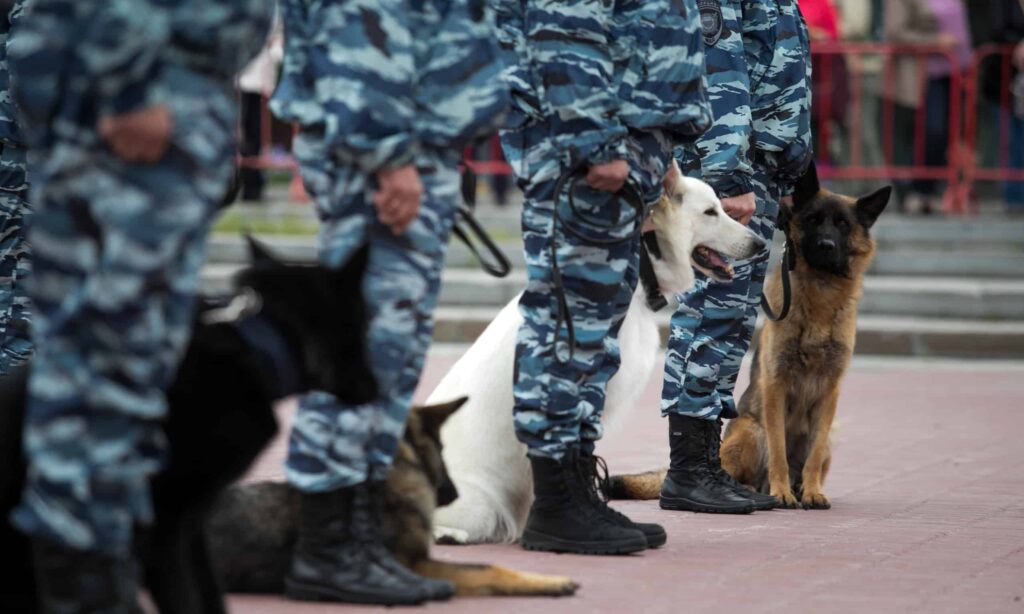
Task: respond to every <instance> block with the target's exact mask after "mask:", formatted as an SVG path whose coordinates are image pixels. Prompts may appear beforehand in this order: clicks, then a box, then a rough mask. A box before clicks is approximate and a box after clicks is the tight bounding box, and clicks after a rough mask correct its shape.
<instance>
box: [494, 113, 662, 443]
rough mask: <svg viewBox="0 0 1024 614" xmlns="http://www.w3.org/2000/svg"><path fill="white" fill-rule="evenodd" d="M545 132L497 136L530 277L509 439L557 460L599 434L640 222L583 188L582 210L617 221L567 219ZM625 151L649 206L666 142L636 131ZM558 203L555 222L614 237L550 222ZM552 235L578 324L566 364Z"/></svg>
mask: <svg viewBox="0 0 1024 614" xmlns="http://www.w3.org/2000/svg"><path fill="white" fill-rule="evenodd" d="M546 134H547V127H546V126H545V125H543V124H542V123H529V124H527V125H525V126H523V127H521V128H518V129H516V130H510V131H506V132H504V133H503V134H502V138H501V140H502V146H503V148H504V151H505V157H506V159H507V160H508V161H509V163H510V164H511V166H512V169H513V171H514V172H515V173H516V176H517V179H518V181H519V184H520V187H522V188H523V191H524V194H525V197H526V199H525V203H524V207H523V216H522V227H523V243H524V249H525V253H526V267H527V277H528V282H527V287H526V290H525V291H524V292H523V295H522V298H521V299H520V301H519V312H520V313H521V314H522V316H523V325H522V327H521V328H520V329H519V335H518V337H517V340H516V363H515V364H516V368H515V375H514V380H513V392H514V396H515V405H514V422H515V429H516V436H517V437H518V438H519V440H520V441H522V442H523V443H525V444H526V445H527V446H528V448H529V454H530V455H537V456H546V457H550V458H556V459H557V458H560V457H561V456H563V455H564V454H565V453H566V451H567V450H569V449H570V448H575V447H579V448H580V449H582V450H583V451H584V452H591V453H592V452H593V449H594V445H595V442H596V441H597V440H598V439H600V438H601V433H602V429H601V422H600V420H601V413H602V411H603V409H604V398H605V390H606V387H607V384H608V380H610V379H611V377H612V376H613V375H614V374H615V372H616V371H617V370H618V368H619V344H618V332H619V328H620V327H621V325H622V321H623V319H624V318H625V316H626V311H627V309H628V307H629V303H630V300H631V298H632V295H633V291H634V290H635V289H636V284H637V281H638V276H639V273H638V271H639V255H640V245H639V238H638V236H637V234H636V230H637V226H636V224H634V223H631V222H633V221H634V216H635V215H636V212H635V210H634V209H633V208H632V207H630V206H629V205H628V204H626V203H625V201H621V202H620V201H619V200H618V199H617V198H615V197H614V196H613V195H610V194H608V193H605V192H597V191H593V190H589V189H588V188H586V187H585V186H583V187H580V188H578V189H577V192H576V194H577V207H578V208H579V210H580V211H581V212H582V213H583V215H584V216H586V217H587V218H588V219H589V220H596V221H598V222H599V223H600V224H601V225H603V226H610V225H618V228H616V229H614V230H611V229H608V228H598V227H596V225H594V224H592V223H589V222H587V221H584V220H582V219H581V218H580V216H578V215H574V214H573V213H572V210H571V209H570V208H569V207H568V204H567V202H566V199H565V198H564V196H563V197H562V198H560V199H559V201H558V203H557V205H556V203H555V202H554V190H555V184H556V183H557V181H558V178H559V176H560V175H561V174H562V173H563V172H565V170H566V169H567V168H569V166H568V160H567V159H566V158H565V156H564V155H563V153H562V152H558V151H555V150H554V149H553V148H552V146H551V144H550V142H548V141H547V140H545V135H546ZM628 150H629V153H628V161H629V165H630V178H631V180H632V181H634V182H635V183H636V184H637V185H638V186H639V187H640V190H641V192H642V196H643V199H644V202H645V204H647V205H651V204H653V203H654V202H656V201H657V199H658V198H659V197H660V195H661V190H662V188H661V180H662V176H663V174H664V170H665V164H666V162H667V161H668V159H669V156H670V147H669V145H668V143H667V141H665V140H664V139H663V138H662V135H661V134H660V133H644V132H634V133H632V134H631V135H630V137H629V138H628ZM556 206H558V207H559V209H558V211H559V216H560V217H561V220H562V222H561V224H568V225H571V228H573V229H574V230H576V231H577V232H578V233H581V234H583V235H584V237H587V238H591V237H593V238H596V239H600V240H615V242H614V243H611V244H606V245H598V244H596V243H595V242H592V241H587V240H586V239H581V238H580V237H578V236H576V235H575V234H573V233H572V232H569V231H567V229H566V228H565V227H563V226H562V225H561V224H555V222H554V212H555V207H556ZM637 223H639V221H637ZM552 241H554V242H555V245H556V246H557V249H556V258H557V259H558V266H559V268H560V270H561V275H562V281H563V287H564V291H565V297H566V300H567V303H568V308H569V316H570V317H571V318H572V322H573V325H574V328H575V335H576V345H575V348H574V352H573V356H572V358H571V360H570V359H569V356H568V349H567V343H568V338H567V336H566V328H565V326H562V327H560V328H559V329H558V330H556V322H557V313H558V311H557V310H558V306H557V298H556V293H555V291H554V284H553V279H552V263H551V253H550V246H551V242H552ZM556 341H557V343H558V347H559V349H558V351H557V352H556V345H555V344H556ZM563 361H565V362H563Z"/></svg>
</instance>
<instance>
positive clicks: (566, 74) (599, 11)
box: [525, 0, 628, 164]
mask: <svg viewBox="0 0 1024 614" xmlns="http://www.w3.org/2000/svg"><path fill="white" fill-rule="evenodd" d="M614 6H615V3H614V2H607V1H606V0H528V1H527V3H526V13H525V27H526V32H525V38H526V48H527V49H528V50H529V54H530V57H529V64H530V69H531V70H533V71H536V73H537V75H536V76H535V78H534V79H533V82H534V83H535V84H537V88H538V89H539V90H540V91H539V92H538V94H539V96H540V99H541V100H540V102H541V105H542V109H541V111H542V114H543V115H544V116H545V117H546V118H549V119H551V120H554V121H553V124H552V125H553V126H554V129H555V130H556V131H557V132H558V134H553V135H552V137H553V139H554V140H555V141H556V143H560V142H561V143H564V144H565V146H566V147H569V146H572V147H573V148H575V150H576V152H577V155H578V156H579V158H581V159H582V160H585V161H586V162H588V163H589V164H600V163H603V162H608V161H610V160H614V159H620V158H625V157H626V150H625V147H626V143H625V137H626V135H627V134H628V130H627V129H626V127H625V126H624V125H623V124H622V122H621V121H620V120H619V118H618V111H619V109H618V104H619V101H618V97H617V96H616V92H615V90H614V88H613V87H612V83H613V82H614V76H613V73H614V69H613V62H612V57H611V44H612V42H611V40H610V37H609V32H610V30H611V28H612V25H613V24H612V17H613V11H614Z"/></svg>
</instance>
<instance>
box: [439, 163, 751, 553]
mask: <svg viewBox="0 0 1024 614" xmlns="http://www.w3.org/2000/svg"><path fill="white" fill-rule="evenodd" d="M651 217H652V222H653V226H654V230H655V234H656V236H657V241H658V250H657V251H658V252H660V254H655V253H652V254H651V256H652V258H651V260H652V264H653V268H654V272H655V276H656V277H657V280H658V286H659V287H658V291H660V292H661V293H662V294H666V295H668V294H672V295H675V294H681V293H683V292H686V291H687V290H689V289H690V288H691V287H692V286H693V283H694V274H693V268H692V267H697V268H699V269H700V270H701V271H702V272H704V273H705V274H707V275H709V276H711V277H712V278H717V279H727V278H729V277H731V275H732V269H731V267H730V266H729V264H728V263H727V262H726V261H725V260H724V259H723V257H722V256H725V257H728V258H733V259H745V258H750V257H752V256H753V255H755V254H756V253H757V252H758V251H760V250H761V249H764V243H763V242H762V241H761V240H760V239H759V238H757V236H756V235H754V234H753V233H752V232H750V230H749V229H747V228H746V227H745V226H743V225H742V224H740V223H739V222H736V221H735V220H733V219H731V218H730V217H729V216H728V215H726V213H725V211H724V210H723V209H722V203H721V202H720V201H719V200H718V198H717V197H716V196H715V193H714V191H713V190H712V189H711V187H710V186H708V185H707V184H705V183H703V182H701V181H699V180H697V179H691V178H686V177H682V176H681V174H680V172H679V169H678V167H676V166H675V164H674V163H673V165H672V169H671V170H670V172H669V174H668V175H667V177H666V179H665V194H664V196H662V198H661V200H660V201H658V203H657V204H656V205H655V206H654V208H653V211H652V214H651ZM652 252H653V250H652ZM645 297H646V293H645V291H644V288H643V287H642V284H638V287H637V290H636V292H635V293H634V295H633V300H632V302H631V303H630V306H629V311H628V312H627V313H626V317H625V320H624V321H623V323H622V328H621V329H620V331H619V347H620V354H621V359H622V360H621V366H620V367H619V370H618V372H617V373H616V375H615V376H614V377H613V378H612V379H611V380H610V381H609V382H608V388H607V392H606V397H605V408H604V417H603V420H604V421H605V422H608V421H609V420H615V419H618V417H620V416H621V415H623V414H624V413H625V412H628V411H629V410H630V409H632V407H633V404H634V402H635V401H636V399H637V397H638V396H639V394H640V393H641V391H642V390H643V388H644V386H646V385H647V382H648V381H649V380H650V377H651V372H652V371H653V369H654V366H655V364H656V362H657V358H658V352H659V350H660V346H661V339H660V336H659V333H658V323H657V317H656V315H655V312H653V311H652V310H651V309H650V308H649V307H648V306H647V302H646V298H645ZM518 304H519V297H518V296H517V297H516V298H514V299H512V300H511V301H510V302H509V304H508V305H506V306H505V307H504V309H502V310H501V312H500V313H499V314H498V316H497V317H496V318H495V319H494V321H493V322H491V323H490V325H488V327H487V329H486V330H484V332H483V333H482V334H481V335H480V337H479V338H478V339H477V340H476V342H475V343H473V345H472V346H471V347H470V348H469V349H468V350H467V351H466V353H465V354H464V355H463V356H462V358H460V359H459V361H458V362H456V363H455V365H454V366H453V367H452V369H451V370H450V371H449V372H448V374H447V375H446V376H445V377H444V379H443V380H441V383H440V384H438V385H437V388H435V389H434V391H433V393H431V395H430V398H429V399H428V400H427V403H434V402H437V400H439V399H453V398H457V397H460V396H468V397H469V401H468V402H467V403H466V404H465V405H464V406H463V407H462V409H461V410H460V411H459V412H457V413H456V414H455V415H454V416H453V417H452V418H451V419H449V420H448V421H447V422H446V423H445V426H444V428H443V429H442V431H441V441H442V443H443V445H444V452H443V454H444V461H445V464H446V465H447V468H448V473H449V475H451V478H452V480H453V481H454V482H455V486H456V488H457V489H458V491H459V497H458V499H457V500H456V501H455V502H454V503H453V504H451V505H449V506H447V507H443V508H439V509H438V510H437V511H436V513H435V514H434V536H435V538H436V539H437V540H438V541H440V542H444V543H459V544H471V543H485V542H511V541H514V540H516V539H517V538H518V537H519V535H520V533H521V531H522V529H523V525H524V524H525V522H526V516H527V513H528V512H529V510H530V505H531V504H532V503H533V478H532V475H531V473H530V464H529V461H528V460H527V458H526V446H525V445H524V444H522V443H520V442H519V441H518V440H517V439H516V436H515V432H514V428H513V421H512V405H513V396H512V379H513V370H514V361H515V350H516V335H517V333H518V331H519V327H520V326H521V325H522V323H523V318H522V316H521V315H520V313H519V309H518Z"/></svg>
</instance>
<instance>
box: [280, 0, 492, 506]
mask: <svg viewBox="0 0 1024 614" xmlns="http://www.w3.org/2000/svg"><path fill="white" fill-rule="evenodd" d="M282 7H283V15H284V24H285V71H284V76H283V79H282V82H281V84H280V86H279V87H278V89H277V92H276V93H275V95H274V99H273V101H272V108H273V109H274V112H275V113H276V114H277V115H278V116H279V117H282V118H284V119H286V120H291V121H295V122H298V123H299V124H300V126H301V131H300V133H299V135H298V137H297V139H296V143H295V154H296V157H297V158H298V160H299V164H300V168H301V170H302V177H303V180H304V182H305V185H306V188H307V190H308V191H309V193H310V194H311V195H312V197H313V198H314V200H315V201H316V205H317V211H318V213H319V216H320V219H321V228H320V237H319V247H320V256H321V260H322V261H323V262H324V263H325V264H327V265H328V266H340V265H341V264H343V263H344V262H345V261H346V260H347V259H348V257H349V256H350V255H351V254H352V252H353V251H354V250H355V249H356V248H358V247H359V246H361V245H368V246H369V249H370V252H369V263H368V267H367V271H366V276H365V281H364V285H363V299H364V300H365V301H366V303H367V307H368V309H369V313H370V314H371V318H370V324H369V332H368V339H367V345H368V349H369V351H368V354H369V358H370V362H371V367H372V369H373V372H374V375H375V376H376V378H377V382H378V385H379V387H380V390H381V395H380V397H379V398H378V399H376V400H375V401H373V402H371V403H369V404H366V405H362V406H357V407H350V406H345V405H343V404H341V403H340V402H338V401H337V400H336V399H335V398H333V397H331V396H330V395H327V394H325V393H314V394H311V395H308V396H306V397H305V398H303V399H302V400H301V402H300V405H299V411H298V414H297V415H296V417H295V422H294V426H293V428H292V433H291V441H290V445H289V453H288V460H287V465H286V471H287V475H288V479H289V481H290V482H291V483H292V484H293V485H295V486H296V487H297V488H299V489H301V490H303V491H305V492H323V491H332V490H336V489H339V488H344V487H347V486H353V485H355V484H359V483H362V482H364V481H366V480H367V479H372V480H380V479H383V478H384V477H385V476H386V474H387V471H388V469H389V468H390V466H391V463H392V460H393V459H394V455H395V452H396V451H397V448H398V442H399V440H400V439H401V436H402V432H403V431H404V429H405V421H406V416H407V415H408V412H409V407H410V403H411V401H412V394H413V392H414V391H415V389H416V384H417V382H418V381H419V377H420V371H421V370H422V368H423V361H424V357H425V355H426V351H427V347H428V345H429V344H430V337H431V334H432V329H433V320H432V314H433V311H434V307H435V305H436V304H437V295H438V290H439V285H440V275H441V268H442V266H443V263H444V254H445V245H446V243H447V241H448V235H449V233H450V231H451V227H452V219H453V214H454V211H455V206H456V204H457V198H458V192H459V175H458V172H457V171H456V165H457V163H458V160H459V157H460V154H461V148H462V147H463V146H464V145H465V144H467V143H468V142H470V141H471V140H472V139H473V138H475V137H477V136H481V135H484V134H486V133H488V132H490V131H493V130H494V128H495V127H496V121H497V119H498V116H499V115H500V114H501V112H502V110H503V109H504V108H505V106H506V105H507V102H508V97H507V93H506V92H507V90H506V89H505V88H504V86H503V85H502V84H501V82H500V80H499V79H498V75H499V73H500V62H499V61H498V49H497V46H496V45H495V43H494V32H493V20H492V19H491V17H490V15H489V14H488V13H487V12H486V11H485V8H486V7H485V6H484V4H483V2H482V0H455V1H451V2H447V1H446V2H441V1H439V0H425V1H423V2H418V3H408V2H406V1H405V0H385V1H374V2H371V1H369V0H350V1H348V2H344V3H334V4H328V5H326V6H320V3H318V2H311V1H309V0H285V1H284V2H283V3H282ZM410 162H411V163H415V164H416V166H417V168H418V170H419V173H420V177H421V180H422V181H423V187H424V197H423V200H422V204H421V208H420V213H419V216H418V218H417V219H416V220H415V221H414V222H413V223H412V225H411V226H410V227H409V228H408V229H407V230H406V231H405V232H404V233H403V234H402V235H401V236H397V237H396V236H394V235H393V234H392V233H391V230H390V229H389V228H387V227H386V226H384V225H383V224H381V223H380V222H379V221H378V220H377V213H376V209H375V207H374V205H373V202H372V200H371V198H372V194H373V192H374V191H375V190H376V187H377V186H376V181H375V178H374V177H375V173H376V172H377V171H378V170H380V169H384V168H392V167H397V166H401V165H404V164H407V163H410Z"/></svg>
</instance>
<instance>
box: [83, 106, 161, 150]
mask: <svg viewBox="0 0 1024 614" xmlns="http://www.w3.org/2000/svg"><path fill="white" fill-rule="evenodd" d="M173 129H174V125H173V119H172V118H171V112H170V110H169V109H168V108H167V106H166V105H162V104H158V105H152V106H148V107H146V108H144V109H140V110H138V111H130V112H128V113H122V114H120V115H105V116H103V117H101V118H100V120H99V123H98V125H97V130H98V131H99V133H100V136H101V137H102V138H103V140H105V141H106V142H107V144H108V145H110V149H111V150H113V152H114V155H116V156H117V157H118V158H121V159H122V160H124V161H125V162H145V163H153V162H156V161H157V160H159V159H160V158H161V157H163V155H164V152H165V151H167V145H168V143H170V140H171V131H172V130H173Z"/></svg>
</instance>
